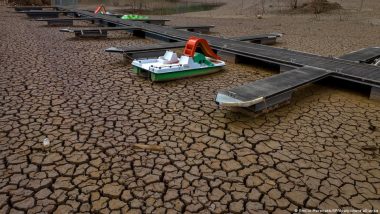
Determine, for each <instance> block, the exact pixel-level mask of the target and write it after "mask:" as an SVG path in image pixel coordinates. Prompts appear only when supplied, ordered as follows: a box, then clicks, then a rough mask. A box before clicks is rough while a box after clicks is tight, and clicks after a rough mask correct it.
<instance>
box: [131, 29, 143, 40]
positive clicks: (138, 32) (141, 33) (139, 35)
mask: <svg viewBox="0 0 380 214" xmlns="http://www.w3.org/2000/svg"><path fill="white" fill-rule="evenodd" d="M132 35H133V36H136V37H140V38H143V39H145V32H144V31H142V30H134V31H133V32H132Z"/></svg>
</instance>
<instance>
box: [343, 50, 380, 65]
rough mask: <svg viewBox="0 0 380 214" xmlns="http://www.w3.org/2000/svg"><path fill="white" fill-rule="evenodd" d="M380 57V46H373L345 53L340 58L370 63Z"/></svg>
mask: <svg viewBox="0 0 380 214" xmlns="http://www.w3.org/2000/svg"><path fill="white" fill-rule="evenodd" d="M379 57H380V47H371V48H364V49H361V50H358V51H354V52H351V53H348V54H345V55H343V56H341V57H339V58H340V59H345V60H349V61H353V62H361V63H368V62H371V61H373V60H374V59H376V58H379Z"/></svg>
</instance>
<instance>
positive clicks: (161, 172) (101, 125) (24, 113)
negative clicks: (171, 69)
mask: <svg viewBox="0 0 380 214" xmlns="http://www.w3.org/2000/svg"><path fill="white" fill-rule="evenodd" d="M9 11H10V9H7V8H5V7H0V17H1V18H0V26H1V31H0V38H1V43H0V52H1V55H0V62H1V67H0V73H1V74H0V87H1V89H0V104H1V106H0V110H1V111H0V213H41V212H42V213H52V212H55V213H89V212H92V213H93V212H99V213H111V212H112V213H120V212H122V213H182V212H188V213H292V212H294V210H295V209H299V208H310V209H312V208H317V209H325V208H331V209H337V208H341V209H380V155H379V150H378V146H379V141H380V132H379V130H380V113H379V112H380V105H379V102H376V101H372V100H369V99H368V94H365V93H361V92H356V91H355V90H352V89H347V88H344V87H343V88H342V87H339V86H334V85H333V84H316V85H311V86H308V87H305V88H303V89H301V90H299V91H297V92H296V93H295V97H294V99H293V100H292V101H291V103H290V105H287V106H284V107H282V108H280V109H277V110H276V111H273V112H270V113H268V114H264V115H261V116H258V117H255V118H254V117H250V116H247V115H245V114H242V113H239V112H233V111H231V110H230V109H225V108H219V107H218V106H217V105H216V104H215V103H214V98H215V94H216V92H217V90H219V89H222V88H227V87H231V86H234V85H239V84H241V83H244V82H248V81H253V80H256V79H260V78H263V77H265V76H269V75H271V74H273V72H270V71H268V70H263V69H260V68H257V67H254V66H253V65H232V64H229V65H228V66H227V68H226V69H225V71H223V72H221V73H218V74H214V75H210V76H204V77H199V78H192V79H185V80H179V81H172V82H167V83H158V84H157V83H154V84H152V83H151V82H149V81H147V80H145V79H143V78H140V77H138V76H135V75H134V74H131V72H130V70H131V67H130V66H129V65H124V64H122V63H121V57H120V56H117V55H111V54H107V53H104V49H105V48H108V47H110V46H116V45H138V44H147V43H153V42H154V41H151V40H143V39H139V38H133V37H130V36H129V35H127V34H122V33H112V35H111V38H109V39H106V40H78V39H73V38H72V37H73V35H70V34H64V33H60V32H58V29H59V28H49V27H45V26H43V25H42V23H37V22H31V21H28V20H27V19H26V18H25V16H24V15H22V14H15V13H10V12H9ZM45 138H48V139H49V140H50V146H49V147H47V148H46V147H43V145H42V142H43V139H45ZM136 143H139V144H151V145H160V146H162V147H164V150H163V151H150V150H141V149H137V148H135V147H133V145H134V144H136Z"/></svg>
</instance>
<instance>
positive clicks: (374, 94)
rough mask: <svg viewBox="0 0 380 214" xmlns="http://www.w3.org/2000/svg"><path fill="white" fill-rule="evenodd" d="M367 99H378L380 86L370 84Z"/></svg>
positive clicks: (379, 99)
mask: <svg viewBox="0 0 380 214" xmlns="http://www.w3.org/2000/svg"><path fill="white" fill-rule="evenodd" d="M369 99H370V100H378V101H380V88H378V87H374V86H372V88H371V94H370V95H369Z"/></svg>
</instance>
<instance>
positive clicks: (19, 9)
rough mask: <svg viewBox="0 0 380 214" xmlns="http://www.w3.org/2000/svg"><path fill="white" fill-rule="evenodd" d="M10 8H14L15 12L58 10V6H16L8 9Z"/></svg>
mask: <svg viewBox="0 0 380 214" xmlns="http://www.w3.org/2000/svg"><path fill="white" fill-rule="evenodd" d="M8 8H14V9H15V11H28V10H43V9H48V8H49V9H56V8H57V7H56V6H14V7H8Z"/></svg>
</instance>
